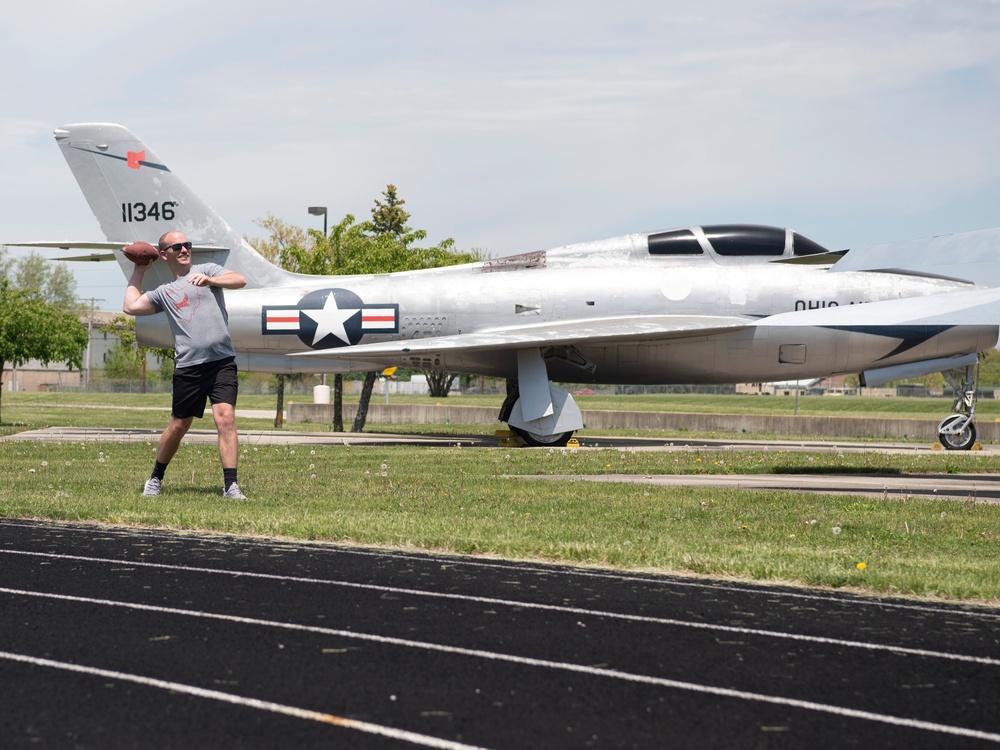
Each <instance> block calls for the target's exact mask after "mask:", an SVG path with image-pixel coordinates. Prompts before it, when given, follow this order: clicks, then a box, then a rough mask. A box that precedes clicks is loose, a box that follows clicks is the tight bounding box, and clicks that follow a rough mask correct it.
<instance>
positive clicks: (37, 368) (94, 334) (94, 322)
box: [2, 310, 159, 391]
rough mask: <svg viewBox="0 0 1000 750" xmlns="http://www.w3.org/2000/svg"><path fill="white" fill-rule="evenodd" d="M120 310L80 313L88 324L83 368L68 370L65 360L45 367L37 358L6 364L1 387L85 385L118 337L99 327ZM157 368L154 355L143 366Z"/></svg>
mask: <svg viewBox="0 0 1000 750" xmlns="http://www.w3.org/2000/svg"><path fill="white" fill-rule="evenodd" d="M120 315H124V313H120V312H105V311H103V310H95V311H93V312H82V313H80V316H79V317H80V321H81V322H82V323H84V324H88V325H89V327H90V345H89V346H88V347H87V351H86V352H84V355H83V371H82V372H80V371H78V370H70V369H69V368H68V367H67V366H66V363H65V362H52V363H50V364H49V365H47V366H44V365H42V364H41V363H40V362H37V361H34V360H32V361H30V362H25V363H24V364H23V365H22V366H21V367H18V368H16V369H15V368H13V367H11V365H10V364H9V363H8V364H7V365H6V366H5V367H4V371H3V385H2V387H3V389H4V390H5V391H57V390H63V389H69V388H81V387H86V384H87V381H88V375H91V376H92V375H93V373H94V371H103V370H104V363H105V362H107V361H108V354H109V353H110V352H111V350H113V349H114V348H115V347H116V346H118V339H117V337H115V335H114V334H112V333H104V332H103V331H101V328H103V327H105V326H108V325H110V324H111V323H112V322H114V319H115V318H117V317H118V316H120ZM158 368H159V361H158V360H157V359H156V357H152V356H150V357H149V358H148V362H147V369H149V370H155V369H158Z"/></svg>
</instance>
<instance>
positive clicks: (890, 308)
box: [24, 124, 1000, 449]
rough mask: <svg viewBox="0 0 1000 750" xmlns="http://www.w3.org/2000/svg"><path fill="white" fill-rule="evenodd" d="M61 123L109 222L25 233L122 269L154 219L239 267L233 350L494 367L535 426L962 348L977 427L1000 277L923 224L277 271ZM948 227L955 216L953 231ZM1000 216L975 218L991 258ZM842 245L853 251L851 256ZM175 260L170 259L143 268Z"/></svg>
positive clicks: (159, 271) (949, 441)
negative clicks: (834, 234) (71, 230)
mask: <svg viewBox="0 0 1000 750" xmlns="http://www.w3.org/2000/svg"><path fill="white" fill-rule="evenodd" d="M55 139H56V142H57V143H58V145H59V148H60V149H61V150H62V153H63V155H64V156H65V158H66V160H67V162H68V163H69V166H70V169H71V170H72V172H73V175H74V176H75V177H76V179H77V181H78V182H79V184H80V187H81V188H82V190H83V193H84V196H85V197H86V199H87V201H88V203H89V204H90V207H91V209H92V210H93V212H94V214H95V216H96V217H97V220H98V222H99V223H100V225H101V229H102V230H103V232H104V235H105V237H106V240H107V241H106V242H39V243H24V244H29V245H34V246H46V247H61V248H81V249H86V250H90V251H94V252H96V251H110V253H108V254H107V257H108V258H112V257H113V258H114V259H116V260H117V261H118V263H119V265H120V267H121V269H122V271H123V272H124V274H125V276H126V278H127V277H128V276H129V275H130V274H131V271H132V263H131V262H130V261H129V260H127V259H126V258H125V257H124V255H123V254H122V252H121V247H122V246H123V245H124V244H126V243H129V242H132V241H136V240H142V241H145V242H150V243H153V244H155V243H156V242H157V239H158V238H159V237H160V235H161V234H163V233H164V232H165V231H168V230H173V229H176V230H179V231H182V232H184V234H185V235H187V237H188V238H189V239H191V240H193V241H194V242H195V247H194V252H195V253H196V262H208V261H213V262H217V263H219V264H220V265H223V266H226V267H227V268H231V269H233V270H236V271H238V272H240V273H241V274H243V275H244V276H245V277H246V278H247V280H248V284H247V287H246V288H244V289H241V290H236V291H227V292H226V293H225V295H226V305H227V307H228V310H229V325H230V329H231V334H232V339H233V344H234V347H235V349H236V350H237V353H238V364H239V367H240V368H242V369H243V370H247V371H259V372H271V373H295V372H302V373H320V372H352V371H369V370H375V369H382V368H385V367H388V366H393V365H398V366H405V367H412V368H418V369H429V370H442V371H448V372H455V373H471V374H482V375H489V376H496V377H502V378H505V379H506V381H507V384H508V395H507V398H506V400H505V401H504V404H503V406H502V408H501V410H500V413H499V415H498V419H499V420H500V421H502V422H506V423H508V425H509V426H510V427H511V428H512V429H513V430H514V431H516V432H517V433H518V434H519V435H521V437H522V438H523V439H524V440H525V442H526V443H527V444H529V445H557V444H564V443H565V442H566V441H567V440H568V439H569V438H570V437H571V436H572V434H573V433H574V431H576V430H579V429H580V428H582V427H583V420H582V418H581V414H580V410H579V408H578V406H577V405H576V403H575V402H574V400H573V397H572V395H571V394H570V393H568V392H567V391H566V390H565V389H563V388H560V387H559V386H557V385H555V384H554V383H553V382H552V381H555V382H564V383H603V384H670V383H704V384H720V383H734V382H769V381H779V380H781V381H787V380H800V379H802V380H804V379H808V378H815V377H824V376H828V375H837V374H853V373H858V374H860V375H861V378H862V383H864V384H868V385H875V384H877V383H879V382H886V381H888V380H894V379H899V378H903V377H909V376H913V375H917V374H925V373H928V372H936V371H946V370H950V369H954V368H964V371H965V380H964V382H963V383H961V384H960V385H959V384H957V383H956V385H957V386H958V390H959V391H960V395H959V398H958V399H957V401H956V408H955V412H956V413H954V414H952V415H950V416H949V417H947V418H946V419H945V420H944V421H943V422H942V423H941V425H940V427H939V435H940V438H941V442H942V443H943V444H944V445H945V446H946V447H948V448H952V449H963V448H969V447H970V446H971V445H972V444H973V443H974V442H975V436H976V433H975V424H974V421H973V420H974V415H975V389H974V387H973V377H972V376H973V370H974V365H975V364H976V362H977V353H978V352H983V351H985V350H988V349H991V348H993V347H994V346H995V345H996V344H997V338H998V334H1000V328H998V323H1000V315H998V312H1000V288H993V287H983V286H981V285H978V284H976V283H973V281H972V280H971V278H969V277H968V276H971V273H972V272H970V274H968V275H967V277H965V278H963V277H962V275H961V274H957V275H956V273H955V272H954V270H953V269H951V268H950V267H949V273H948V274H942V273H941V272H940V271H941V269H940V268H937V267H934V262H933V261H927V262H925V264H924V265H925V266H927V265H928V264H929V265H930V266H931V270H930V271H928V270H927V268H926V267H924V268H918V269H917V271H916V272H913V271H911V270H908V269H907V268H906V263H905V261H906V260H907V259H911V260H914V261H916V260H917V259H918V258H924V259H925V261H926V259H927V258H929V257H930V258H933V257H934V254H935V248H937V247H938V244H937V243H940V242H948V241H950V242H952V243H958V244H961V243H960V240H954V239H953V238H952V239H951V240H948V239H947V238H945V239H942V238H936V239H932V240H928V241H926V242H924V243H922V244H917V245H910V246H907V247H906V249H905V253H904V257H903V260H902V261H900V259H899V257H898V254H894V253H892V252H888V253H885V252H878V253H874V254H872V255H871V256H870V257H869V262H868V263H867V264H866V263H865V262H864V261H865V258H866V256H865V254H863V253H858V252H856V251H853V250H852V251H850V252H848V253H847V255H846V256H844V254H843V253H831V252H828V251H827V250H826V249H825V248H823V247H821V246H820V245H818V244H816V243H815V242H812V241H811V240H809V239H807V238H806V237H803V236H802V235H800V234H798V233H797V232H794V231H791V230H788V229H781V228H775V227H767V226H755V225H725V226H691V227H681V228H675V229H669V230H666V231H658V232H642V233H637V234H629V235H625V236H622V237H614V238H611V239H605V240H599V241H595V242H586V243H582V244H575V245H567V246H565V247H559V248H555V249H550V250H533V251H531V252H525V253H522V254H519V255H514V256H510V257H504V258H496V259H491V260H485V261H482V262H477V263H471V264H467V265H461V266H451V267H447V268H441V269H430V270H421V271H410V272H404V273H393V274H385V275H366V276H309V275H302V274H296V273H290V272H288V271H285V270H283V269H281V268H278V267H277V266H275V265H273V264H272V263H270V262H268V261H267V260H266V259H265V258H264V257H262V256H261V255H260V254H259V253H257V252H256V251H255V250H254V249H253V248H252V247H250V246H249V245H248V244H247V243H246V242H245V241H244V240H243V239H242V237H241V235H240V233H238V232H237V231H235V230H234V229H233V228H231V227H230V226H229V225H228V224H227V223H226V222H225V221H224V220H223V219H222V218H221V217H220V216H219V215H217V214H216V213H215V211H213V210H212V209H211V208H210V207H209V206H208V205H207V204H206V203H205V202H204V201H202V200H201V199H200V198H199V197H198V196H197V195H196V194H195V193H194V192H193V191H192V190H191V189H190V188H189V187H188V186H187V185H186V184H185V183H184V182H183V181H182V180H181V179H180V178H179V177H178V176H177V175H175V174H174V173H173V171H171V170H170V168H169V167H168V166H167V164H166V162H164V160H163V159H161V158H160V157H159V156H157V155H156V154H155V153H154V152H153V151H152V150H151V149H150V148H149V147H148V146H146V144H145V143H143V142H142V141H140V140H139V139H138V138H137V137H136V136H135V135H134V134H133V133H131V132H130V131H129V130H127V129H126V128H124V127H122V126H120V125H113V124H75V125H66V126H63V127H60V128H58V129H56V130H55ZM959 237H961V236H959ZM998 239H1000V231H994V232H991V233H987V234H986V235H985V236H979V235H977V241H978V245H977V247H980V248H982V247H986V248H987V249H986V250H984V252H985V253H986V254H987V255H989V256H992V258H994V259H997V258H1000V248H997V243H998ZM852 264H853V265H852ZM168 280H170V277H169V271H168V269H167V268H166V264H164V263H154V264H153V267H152V269H151V270H150V271H149V272H147V273H146V277H145V281H146V284H148V285H149V286H150V287H152V286H155V285H158V284H160V283H163V282H165V281H168ZM136 327H137V334H138V339H139V343H140V344H142V345H145V346H153V347H170V346H171V345H172V339H171V336H170V331H169V329H168V326H167V321H166V319H165V317H164V316H162V315H157V316H145V317H140V318H138V319H137V320H136Z"/></svg>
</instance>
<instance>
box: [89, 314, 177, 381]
mask: <svg viewBox="0 0 1000 750" xmlns="http://www.w3.org/2000/svg"><path fill="white" fill-rule="evenodd" d="M100 331H101V333H110V334H111V335H113V336H114V337H115V338H116V339H118V345H117V346H116V347H115V348H114V349H112V350H111V351H110V352H109V353H108V359H107V362H105V364H104V372H105V374H107V375H108V377H111V378H121V379H126V380H135V379H137V378H138V380H139V383H140V385H139V390H140V392H142V393H145V392H146V355H148V354H150V353H152V354H154V355H156V356H157V357H158V358H159V359H160V361H161V362H162V363H163V364H164V366H163V367H161V370H160V377H161V378H169V376H170V375H171V374H172V373H173V367H172V365H173V361H174V354H175V352H174V350H173V349H151V348H149V347H146V346H139V343H138V338H137V336H136V331H135V318H131V317H126V316H125V315H118V316H116V317H115V318H114V319H113V320H112V321H111V322H110V323H108V324H107V325H103V326H101V328H100Z"/></svg>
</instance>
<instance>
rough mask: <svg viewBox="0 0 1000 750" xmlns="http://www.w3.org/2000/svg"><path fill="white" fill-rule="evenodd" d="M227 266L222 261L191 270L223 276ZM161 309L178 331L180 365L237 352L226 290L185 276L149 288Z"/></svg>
mask: <svg viewBox="0 0 1000 750" xmlns="http://www.w3.org/2000/svg"><path fill="white" fill-rule="evenodd" d="M225 272H226V269H225V268H223V267H222V266H220V265H219V264H218V263H202V264H200V265H197V266H191V268H190V270H189V271H188V273H189V274H192V273H203V274H205V275H206V276H219V275H220V274H223V273H225ZM146 297H147V299H149V301H150V302H151V303H152V305H153V307H155V308H156V310H157V312H165V313H166V314H167V319H168V320H169V321H170V330H171V331H173V334H174V348H175V349H176V350H177V357H176V366H177V367H190V366H192V365H200V364H202V363H203V362H215V361H216V360H220V359H225V358H227V357H232V356H235V352H234V351H233V342H232V340H231V339H230V337H229V314H228V313H227V312H226V301H225V298H224V297H223V295H222V290H221V289H220V288H219V287H216V286H195V285H194V284H192V283H191V282H189V281H188V280H187V278H186V277H184V276H181V277H180V278H179V279H174V280H173V281H172V282H170V283H169V284H161V285H160V286H158V287H157V288H156V289H153V290H151V291H149V292H146Z"/></svg>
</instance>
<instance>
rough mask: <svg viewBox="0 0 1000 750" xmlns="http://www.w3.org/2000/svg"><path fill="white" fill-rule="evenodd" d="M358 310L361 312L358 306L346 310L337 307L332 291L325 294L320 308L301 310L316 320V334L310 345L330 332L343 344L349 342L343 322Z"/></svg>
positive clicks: (314, 344)
mask: <svg viewBox="0 0 1000 750" xmlns="http://www.w3.org/2000/svg"><path fill="white" fill-rule="evenodd" d="M359 312H361V308H360V307H357V308H354V309H347V310H341V309H340V308H339V307H337V300H336V299H335V298H334V296H333V292H330V294H329V295H327V298H326V302H324V303H323V307H322V309H319V310H302V314H303V315H305V316H306V317H309V318H312V320H314V321H316V335H315V336H314V337H313V342H312V345H313V346H316V344H318V343H319V342H320V341H322V340H323V339H324V338H326V337H327V336H330V335H331V334H332V335H334V336H336V337H337V338H338V339H340V340H341V341H343V342H344V343H345V344H350V343H351V341H350V339H349V338H348V337H347V330H346V329H345V328H344V323H346V322H347V321H348V320H350V319H351V318H352V317H354V316H355V315H357V314H358V313H359Z"/></svg>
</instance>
